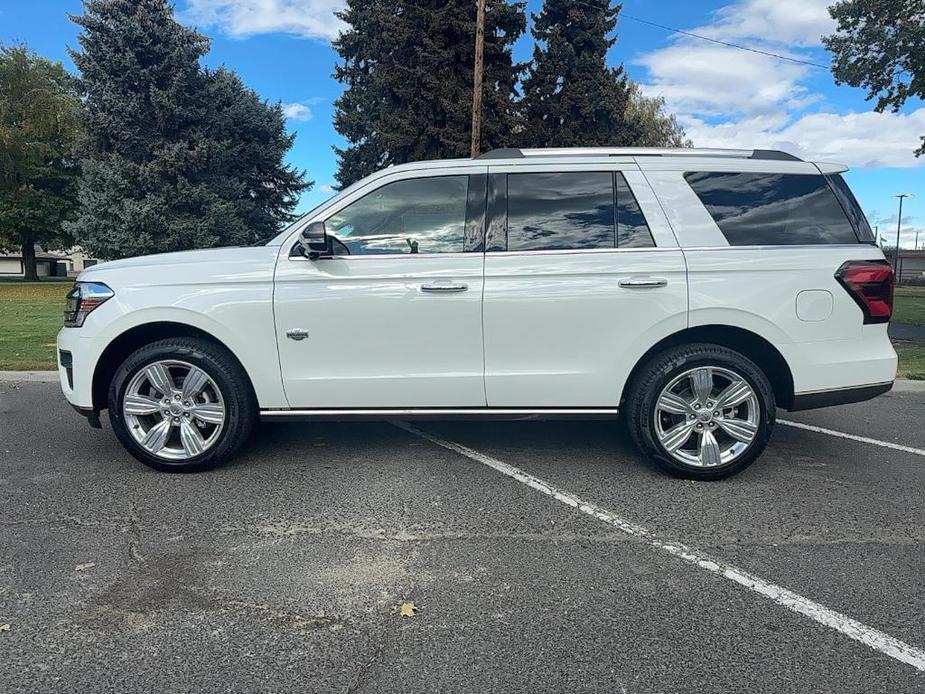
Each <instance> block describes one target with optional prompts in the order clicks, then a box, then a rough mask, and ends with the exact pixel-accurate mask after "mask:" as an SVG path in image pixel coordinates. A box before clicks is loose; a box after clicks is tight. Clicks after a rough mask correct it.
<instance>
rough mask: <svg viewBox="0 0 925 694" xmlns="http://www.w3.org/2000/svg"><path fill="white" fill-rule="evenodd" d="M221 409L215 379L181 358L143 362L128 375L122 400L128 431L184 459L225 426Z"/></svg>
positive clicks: (153, 449)
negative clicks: (136, 370) (129, 379)
mask: <svg viewBox="0 0 925 694" xmlns="http://www.w3.org/2000/svg"><path fill="white" fill-rule="evenodd" d="M225 415H226V413H225V403H224V400H223V399H222V393H221V391H220V390H219V388H218V386H217V385H216V383H215V381H214V380H212V378H211V377H210V376H209V375H208V374H207V373H206V372H205V371H203V370H202V369H200V368H199V367H198V366H193V365H192V364H189V363H187V362H185V361H176V360H166V361H156V362H153V363H151V364H148V365H147V366H145V367H144V368H143V369H141V370H140V371H139V372H138V373H137V374H135V376H134V377H133V378H132V380H131V382H130V383H129V384H128V387H127V388H126V389H125V397H124V398H123V400H122V416H123V417H124V418H125V424H126V427H127V428H128V430H129V432H130V433H131V435H132V436H133V437H134V438H135V440H136V441H137V442H138V443H139V445H140V446H141V447H142V448H144V449H145V450H146V451H148V452H149V453H151V454H152V455H155V456H157V457H158V458H164V459H166V460H188V459H190V458H193V457H195V456H198V455H199V454H201V453H204V452H205V451H207V450H209V448H211V447H212V446H213V445H214V444H215V442H216V441H217V440H218V437H219V435H220V434H221V432H222V429H223V428H224V426H225Z"/></svg>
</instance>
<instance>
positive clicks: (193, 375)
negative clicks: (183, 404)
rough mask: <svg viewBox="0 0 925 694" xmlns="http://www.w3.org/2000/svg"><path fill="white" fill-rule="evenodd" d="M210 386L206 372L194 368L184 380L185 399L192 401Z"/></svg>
mask: <svg viewBox="0 0 925 694" xmlns="http://www.w3.org/2000/svg"><path fill="white" fill-rule="evenodd" d="M208 384H209V377H208V376H207V375H206V372H205V371H203V370H202V369H200V368H197V367H195V366H194V367H193V368H191V369H190V370H189V373H188V374H186V378H184V379H183V399H184V400H190V399H192V398H195V397H196V396H197V395H199V394H200V393H201V392H202V389H203V388H205V387H206V386H207V385H208Z"/></svg>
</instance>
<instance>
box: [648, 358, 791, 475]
mask: <svg viewBox="0 0 925 694" xmlns="http://www.w3.org/2000/svg"><path fill="white" fill-rule="evenodd" d="M703 366H713V367H719V368H723V369H727V370H729V371H732V372H734V373H735V374H737V375H738V376H740V377H741V378H743V379H745V381H746V382H747V383H748V385H749V386H750V387H751V388H752V390H753V391H754V393H755V395H756V396H757V399H758V409H759V413H758V432H757V433H756V434H755V438H754V439H753V440H752V441H751V443H749V445H748V447H747V448H746V449H745V450H744V451H743V452H742V453H741V454H740V455H739V457H738V458H736V460H735V461H733V462H731V463H727V464H725V465H722V466H718V467H713V468H697V467H694V466H691V465H685V464H684V463H682V462H680V461H678V460H676V459H675V458H674V457H672V456H671V454H670V453H669V452H668V451H667V450H666V449H665V447H664V446H663V445H662V443H661V441H659V440H658V436H657V435H656V427H655V417H656V408H655V403H656V402H657V400H658V397H659V395H660V394H661V392H662V389H663V388H664V387H665V386H666V385H668V384H669V383H670V382H671V381H672V380H673V379H674V378H676V377H677V376H679V375H680V374H681V373H683V372H685V371H689V370H691V369H695V368H698V367H703ZM640 380H641V382H640V383H639V391H640V392H636V393H634V395H635V396H636V398H637V402H636V403H635V405H634V406H631V416H633V417H634V421H633V422H631V429H634V430H635V431H634V433H635V434H636V435H637V436H634V438H637V437H638V438H637V443H639V444H640V445H641V447H642V448H643V449H644V450H645V451H646V452H647V453H648V454H649V455H651V456H652V457H653V458H654V459H655V460H656V462H658V463H659V464H660V465H661V466H662V467H663V468H664V469H666V470H668V471H669V472H672V473H673V474H676V475H679V476H682V477H686V478H694V479H720V478H723V477H729V476H731V475H734V474H736V473H737V472H740V471H741V470H743V469H745V468H746V467H748V466H749V465H751V464H752V463H753V462H754V461H755V460H756V459H757V458H758V456H760V455H761V453H762V451H763V450H764V448H765V447H766V446H767V443H768V440H769V439H770V436H771V431H772V429H773V427H774V421H775V415H776V404H775V400H774V391H773V390H772V388H771V385H770V383H769V382H768V379H767V377H766V376H765V375H764V373H763V372H762V371H761V369H760V368H759V367H758V366H757V365H756V364H755V363H754V362H752V361H751V360H750V359H748V358H747V357H745V356H744V355H742V354H739V353H738V352H734V351H732V350H730V349H728V348H725V347H720V346H718V345H706V344H705V345H691V346H689V347H687V348H681V349H677V350H672V351H671V352H669V353H666V354H665V355H663V356H662V357H661V358H656V359H655V360H654V361H653V362H652V363H651V365H650V367H649V368H648V369H646V370H645V373H644V374H642V377H641V379H640ZM639 439H641V440H639Z"/></svg>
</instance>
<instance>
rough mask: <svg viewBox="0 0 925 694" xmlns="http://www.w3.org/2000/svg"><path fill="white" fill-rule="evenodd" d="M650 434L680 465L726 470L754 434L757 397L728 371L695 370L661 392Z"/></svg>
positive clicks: (757, 408)
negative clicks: (653, 435) (652, 434)
mask: <svg viewBox="0 0 925 694" xmlns="http://www.w3.org/2000/svg"><path fill="white" fill-rule="evenodd" d="M654 415H655V434H656V436H657V437H658V440H659V442H660V443H661V444H662V446H663V447H664V448H665V450H666V451H667V452H668V453H669V455H671V457H672V458H674V459H675V460H677V461H678V462H680V463H683V464H685V465H690V466H693V467H701V468H709V467H718V466H721V465H726V464H728V463H731V462H733V461H734V460H736V459H737V458H738V457H739V456H740V455H742V453H744V452H745V451H746V449H748V447H749V445H750V444H751V442H752V441H754V439H755V436H756V435H757V434H758V426H759V417H760V416H761V415H760V410H759V405H758V396H757V395H756V394H755V391H754V390H752V387H751V386H750V385H749V384H748V382H747V381H746V380H745V379H744V378H742V377H741V376H739V375H738V374H736V373H735V372H733V371H730V370H729V369H724V368H720V367H716V366H700V367H697V368H696V369H690V370H689V371H685V372H684V373H682V374H681V375H680V376H677V377H676V378H674V379H673V380H672V381H671V382H670V383H669V384H668V385H666V386H665V387H664V388H662V391H661V393H659V396H658V400H656V402H655V413H654Z"/></svg>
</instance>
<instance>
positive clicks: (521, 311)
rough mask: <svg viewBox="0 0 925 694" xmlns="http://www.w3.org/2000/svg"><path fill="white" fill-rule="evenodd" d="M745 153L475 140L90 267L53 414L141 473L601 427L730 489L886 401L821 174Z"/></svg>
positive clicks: (76, 292)
mask: <svg viewBox="0 0 925 694" xmlns="http://www.w3.org/2000/svg"><path fill="white" fill-rule="evenodd" d="M842 171H844V167H841V166H835V165H831V164H813V163H809V162H804V161H801V160H799V159H796V158H795V157H792V156H790V155H787V154H784V153H781V152H774V151H765V150H755V151H751V150H746V151H742V150H702V149H701V150H697V149H685V150H656V149H582V150H579V149H567V150H516V149H514V150H511V149H507V150H495V151H493V152H489V153H488V154H486V155H484V156H482V157H480V158H478V159H475V160H452V161H429V162H420V163H414V164H406V165H402V166H395V167H391V168H388V169H386V170H384V171H380V172H379V173H376V174H374V175H372V176H369V177H368V178H365V179H363V180H362V181H360V182H358V183H356V184H354V185H352V186H350V187H349V188H347V189H345V190H343V191H341V192H340V193H339V194H338V195H336V196H335V197H334V198H332V199H331V200H329V201H328V202H326V203H324V204H323V205H321V206H320V207H318V208H316V209H314V210H312V211H311V212H310V213H308V214H307V215H306V216H305V217H303V218H302V219H301V220H299V221H298V222H296V223H295V224H293V225H291V226H290V227H288V228H287V229H285V230H284V231H283V232H282V233H280V234H279V235H278V236H277V237H276V238H275V239H273V240H272V241H270V242H269V243H267V244H266V245H265V246H260V247H250V248H223V249H216V250H203V251H189V252H181V253H169V254H164V255H155V256H146V257H140V258H130V259H127V260H119V261H115V262H110V263H104V264H102V265H97V266H95V267H92V268H90V269H89V270H86V271H85V272H84V273H83V274H81V276H80V277H79V278H78V281H77V283H76V285H75V287H74V289H73V291H72V292H71V293H70V294H69V295H68V296H69V298H68V306H67V310H66V312H65V319H66V327H65V328H64V329H62V330H61V332H60V334H59V336H58V355H59V362H60V376H61V386H62V388H63V389H64V393H65V396H66V397H67V399H68V401H69V402H70V403H71V404H72V405H73V406H74V407H75V408H76V409H77V410H78V411H80V412H82V413H83V414H85V415H86V416H87V417H88V418H89V420H90V423H91V424H92V425H94V426H97V427H98V426H99V412H100V410H103V409H107V408H108V409H109V418H110V421H111V423H112V427H113V430H114V431H115V433H116V435H117V436H118V437H119V439H120V440H121V441H122V443H123V444H124V445H125V446H126V448H128V450H129V451H130V452H131V453H132V455H134V456H135V457H136V458H138V459H139V460H141V461H142V462H144V463H146V464H147V465H150V466H151V467H154V468H157V469H159V470H184V471H186V470H199V469H203V468H206V467H210V466H214V465H216V464H218V463H220V462H222V461H225V460H227V459H228V458H229V457H231V456H232V455H233V454H234V453H235V452H236V451H237V450H238V449H239V448H240V447H241V445H242V444H243V443H244V442H245V440H246V439H247V436H248V434H249V433H250V431H251V427H252V425H253V423H254V421H255V420H256V419H257V418H258V417H259V418H261V419H270V420H295V419H348V418H377V419H378V418H383V419H387V418H399V419H411V418H420V417H431V418H452V417H461V416H462V417H472V416H475V415H477V416H484V417H503V418H519V417H530V418H535V417H558V416H571V417H576V416H578V417H614V416H615V415H617V414H618V412H623V413H624V414H625V416H626V421H627V424H628V426H629V430H630V432H631V434H632V436H633V439H634V440H635V441H636V443H637V444H638V445H639V447H640V448H641V449H642V450H643V451H644V452H645V453H647V454H648V455H649V456H651V457H652V458H653V459H654V460H655V461H657V462H658V463H659V464H660V465H661V466H662V467H663V468H665V469H666V470H668V471H670V472H672V473H675V474H678V475H683V476H687V477H691V478H696V479H715V478H720V477H725V476H728V475H731V474H733V473H735V472H737V471H739V470H741V469H743V468H745V467H746V466H747V465H749V464H750V463H751V462H752V461H754V460H755V459H756V458H757V457H758V455H759V454H760V453H761V451H762V450H763V449H764V447H765V445H767V442H768V438H769V437H770V435H771V429H772V426H773V424H774V417H775V410H776V408H777V407H783V408H786V409H789V410H797V409H806V408H811V407H822V406H826V405H833V404H839V403H847V402H856V401H860V400H866V399H868V398H871V397H874V396H875V395H877V394H879V393H883V392H885V391H888V390H889V389H890V387H891V384H892V381H893V379H894V376H895V372H896V354H895V352H894V351H893V348H892V346H891V344H890V341H889V339H888V337H887V321H888V320H889V318H890V314H891V312H892V298H893V276H892V272H891V269H890V266H889V265H888V264H887V263H886V261H885V260H884V257H883V254H882V253H881V251H880V249H879V248H878V247H877V246H876V244H875V240H874V236H873V234H872V232H871V229H870V227H869V225H868V223H867V221H866V220H865V218H864V215H863V213H862V212H861V210H860V208H859V207H858V204H857V202H856V201H855V199H854V197H853V196H852V194H851V192H850V190H849V189H848V187H847V186H846V184H845V182H844V181H843V180H842V178H841V176H840V175H839V173H840V172H842Z"/></svg>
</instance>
